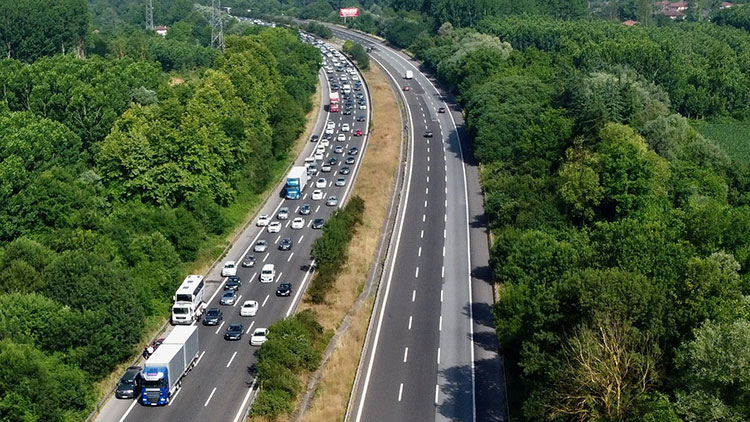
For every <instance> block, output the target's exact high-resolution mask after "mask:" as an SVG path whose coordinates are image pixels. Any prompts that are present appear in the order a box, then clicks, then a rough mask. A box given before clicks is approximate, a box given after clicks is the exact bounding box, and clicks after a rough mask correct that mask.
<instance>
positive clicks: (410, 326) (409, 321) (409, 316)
mask: <svg viewBox="0 0 750 422" xmlns="http://www.w3.org/2000/svg"><path fill="white" fill-rule="evenodd" d="M408 329H409V330H411V315H410V316H409V328H408Z"/></svg>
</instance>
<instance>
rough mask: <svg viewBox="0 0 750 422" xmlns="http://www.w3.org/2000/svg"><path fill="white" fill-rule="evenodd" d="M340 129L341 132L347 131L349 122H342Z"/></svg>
mask: <svg viewBox="0 0 750 422" xmlns="http://www.w3.org/2000/svg"><path fill="white" fill-rule="evenodd" d="M341 131H342V132H349V124H347V123H344V124H343V125H341Z"/></svg>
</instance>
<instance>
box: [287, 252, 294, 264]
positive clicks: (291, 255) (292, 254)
mask: <svg viewBox="0 0 750 422" xmlns="http://www.w3.org/2000/svg"><path fill="white" fill-rule="evenodd" d="M293 256H294V252H292V253H291V254H290V255H289V258H287V259H286V262H289V261H291V260H292V257H293Z"/></svg>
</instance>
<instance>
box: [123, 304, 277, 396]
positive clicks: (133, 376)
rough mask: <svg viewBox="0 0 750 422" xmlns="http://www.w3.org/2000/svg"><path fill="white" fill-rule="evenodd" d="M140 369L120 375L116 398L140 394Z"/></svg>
mask: <svg viewBox="0 0 750 422" xmlns="http://www.w3.org/2000/svg"><path fill="white" fill-rule="evenodd" d="M277 294H278V293H277ZM142 369H143V368H141V367H140V366H131V367H130V368H128V369H127V371H125V373H124V374H123V375H122V376H121V377H120V381H118V382H117V390H115V397H117V398H118V399H134V398H136V397H138V396H140V395H141V370H142Z"/></svg>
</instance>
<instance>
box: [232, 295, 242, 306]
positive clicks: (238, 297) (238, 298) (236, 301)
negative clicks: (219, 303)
mask: <svg viewBox="0 0 750 422" xmlns="http://www.w3.org/2000/svg"><path fill="white" fill-rule="evenodd" d="M240 299H242V295H239V296H237V299H235V300H234V305H232V308H234V307H235V306H237V304H238V303H240Z"/></svg>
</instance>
